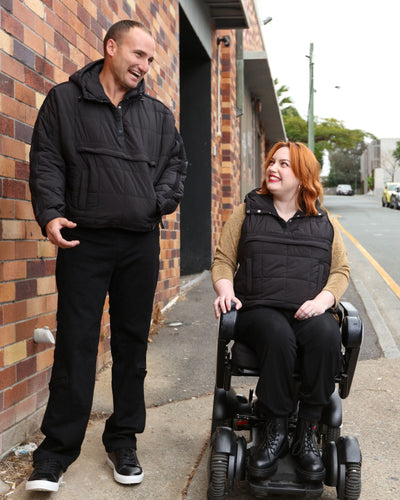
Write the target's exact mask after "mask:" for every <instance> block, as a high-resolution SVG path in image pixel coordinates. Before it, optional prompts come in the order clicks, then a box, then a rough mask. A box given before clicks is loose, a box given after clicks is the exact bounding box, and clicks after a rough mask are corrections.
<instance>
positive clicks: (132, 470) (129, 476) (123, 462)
mask: <svg viewBox="0 0 400 500" xmlns="http://www.w3.org/2000/svg"><path fill="white" fill-rule="evenodd" d="M107 463H108V465H109V466H110V467H112V468H113V470H114V479H115V480H116V481H117V482H118V483H122V484H138V483H141V482H142V481H143V469H142V468H141V467H140V464H139V460H138V458H137V456H136V450H134V449H133V448H121V449H119V450H114V451H112V452H111V453H109V454H108V456H107Z"/></svg>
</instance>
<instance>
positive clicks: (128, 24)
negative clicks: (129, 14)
mask: <svg viewBox="0 0 400 500" xmlns="http://www.w3.org/2000/svg"><path fill="white" fill-rule="evenodd" d="M132 28H140V29H141V30H144V31H146V33H148V34H149V35H150V36H151V37H153V34H152V32H151V31H150V29H149V28H148V27H147V26H145V25H144V24H143V23H141V22H140V21H132V20H131V19H123V20H122V21H118V22H116V23H115V24H113V25H112V26H110V28H109V29H108V31H107V33H106V36H105V37H104V40H103V50H104V55H105V54H106V52H107V51H106V46H107V42H108V40H110V39H112V40H114V41H115V42H116V43H117V44H118V43H119V41H120V39H121V37H122V35H123V33H126V32H127V31H129V30H130V29H132Z"/></svg>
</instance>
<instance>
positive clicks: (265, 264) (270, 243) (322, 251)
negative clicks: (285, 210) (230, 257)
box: [235, 190, 333, 311]
mask: <svg viewBox="0 0 400 500" xmlns="http://www.w3.org/2000/svg"><path fill="white" fill-rule="evenodd" d="M317 208H318V213H317V214H316V215H310V216H306V215H304V213H303V212H301V211H300V210H299V211H297V213H296V214H295V215H294V216H293V217H292V218H291V219H289V220H288V221H287V222H285V221H284V220H283V219H282V218H281V217H279V215H278V213H277V212H276V209H275V207H274V204H273V201H272V198H271V197H270V196H268V195H260V194H258V193H257V190H254V191H252V192H250V193H249V194H248V195H247V196H246V217H245V220H244V222H243V225H242V232H241V237H240V240H239V247H238V263H239V269H238V271H237V273H236V276H235V293H236V296H237V297H238V298H239V299H240V300H241V301H242V303H243V307H245V308H246V307H251V306H256V305H264V306H271V307H280V308H284V309H289V310H294V311H296V310H297V309H298V308H299V307H300V306H301V304H303V303H304V302H305V301H306V300H311V299H313V298H314V297H315V296H316V295H317V294H318V293H319V292H320V291H321V290H322V289H323V287H324V286H325V284H326V282H327V280H328V277H329V273H330V267H331V261H332V242H333V227H332V224H331V222H330V220H329V217H328V215H327V213H326V211H325V210H323V209H322V208H321V207H317Z"/></svg>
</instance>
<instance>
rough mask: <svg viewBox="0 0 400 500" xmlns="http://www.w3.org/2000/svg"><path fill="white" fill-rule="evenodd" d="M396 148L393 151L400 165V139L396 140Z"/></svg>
mask: <svg viewBox="0 0 400 500" xmlns="http://www.w3.org/2000/svg"><path fill="white" fill-rule="evenodd" d="M396 146H397V147H396V149H395V150H394V151H393V158H394V159H395V160H396V162H397V163H398V164H399V165H400V141H397V142H396Z"/></svg>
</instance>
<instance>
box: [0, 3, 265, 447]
mask: <svg viewBox="0 0 400 500" xmlns="http://www.w3.org/2000/svg"><path fill="white" fill-rule="evenodd" d="M245 4H246V7H247V9H248V15H249V16H250V19H251V23H252V24H253V23H254V22H255V28H254V31H253V28H252V30H248V31H247V32H245V37H246V38H245V43H246V44H247V48H246V50H263V47H259V46H260V44H261V45H262V41H261V37H260V32H259V27H258V22H257V21H255V18H254V16H255V13H254V6H253V0H246V1H245ZM128 17H129V18H132V19H139V20H140V21H142V22H144V23H145V24H146V25H147V26H149V27H150V28H151V29H152V31H153V34H154V35H155V38H156V41H157V53H156V59H155V61H154V63H153V65H152V69H151V70H150V73H149V74H148V75H147V76H146V85H147V91H148V92H149V93H150V94H152V95H155V96H156V97H158V98H159V99H161V100H162V101H163V102H164V103H165V104H166V105H167V106H169V107H170V108H171V109H172V111H173V112H174V114H175V117H176V119H177V120H178V117H179V42H178V40H179V33H178V31H179V2H178V0H168V1H167V0H163V1H159V0H151V1H148V0H136V1H134V0H93V1H91V0H85V1H84V2H82V1H76V0H62V1H59V0H44V1H40V0H25V1H24V2H21V1H20V0H0V23H1V24H0V258H1V262H0V299H1V305H0V456H1V455H2V454H4V453H5V452H7V451H8V450H9V449H10V448H11V447H12V446H13V445H15V444H17V443H18V442H21V441H22V440H23V439H24V438H25V437H27V436H29V434H30V433H31V432H32V431H33V430H35V429H37V427H38V426H39V424H40V421H41V416H42V413H43V408H44V404H45V402H46V399H47V395H48V393H47V384H48V380H49V376H50V369H51V364H52V360H53V349H52V348H51V346H49V345H44V344H34V343H33V339H32V335H33V330H34V329H35V328H37V327H43V326H48V327H49V328H50V329H51V330H52V331H53V333H54V334H55V328H56V322H55V312H56V301H57V294H56V287H55V281H54V269H55V256H56V252H55V249H54V247H53V245H51V244H50V243H49V242H47V241H46V240H44V239H43V237H42V235H41V233H40V230H39V227H38V226H37V224H36V222H35V221H34V219H33V213H32V208H31V204H30V193H29V188H28V183H27V181H28V172H29V165H28V155H29V148H30V145H29V144H30V138H31V133H32V127H33V125H34V123H35V119H36V116H37V112H38V109H39V108H40V105H41V104H42V102H43V100H44V98H45V96H46V94H47V93H48V91H49V89H50V88H51V87H52V86H53V85H54V84H56V83H60V82H62V81H65V80H66V79H67V78H68V76H69V75H70V74H71V73H72V72H74V71H75V70H76V69H78V68H80V67H82V66H83V65H85V64H86V63H88V62H90V61H92V60H95V59H98V58H99V57H101V53H102V39H103V36H104V34H105V31H106V29H107V28H108V26H109V25H110V24H112V23H113V22H115V21H117V20H119V19H123V18H128ZM225 34H226V35H228V36H229V37H230V39H231V44H230V46H229V47H225V46H224V45H223V44H221V45H220V50H221V99H222V103H221V104H222V105H221V109H222V123H221V125H222V127H221V132H222V133H221V134H218V133H217V130H218V122H217V96H218V91H217V44H216V38H217V36H223V35H225ZM212 47H213V55H212V57H213V58H212V68H211V75H212V76H211V78H212V81H211V85H212V96H211V99H212V131H211V133H212V155H211V157H212V160H211V161H212V206H211V211H212V246H213V248H215V245H216V243H217V241H218V238H219V234H220V231H221V229H222V226H223V223H224V222H225V221H226V219H227V217H228V216H229V214H230V213H231V211H232V208H233V207H234V206H235V205H237V204H238V203H240V201H241V200H240V150H239V145H240V136H239V134H240V118H238V117H237V116H236V33H235V31H222V32H217V33H215V32H214V33H213V41H212ZM249 47H252V48H251V49H249ZM179 215H180V214H179V211H178V212H176V213H175V214H172V215H171V216H168V217H166V218H165V220H164V221H163V222H164V226H165V229H164V230H163V231H162V233H161V262H160V275H159V283H158V287H157V292H156V297H155V303H156V304H157V305H160V306H163V305H165V304H166V303H168V301H169V300H170V299H171V298H173V297H174V296H176V295H177V293H178V292H179V274H180V270H179V255H180V254H179V252H180V217H179ZM109 360H110V345H109V316H108V302H107V301H106V304H105V308H104V315H103V318H102V324H101V332H100V343H99V356H98V366H99V367H100V366H103V365H104V364H105V363H106V362H108V361H109Z"/></svg>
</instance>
